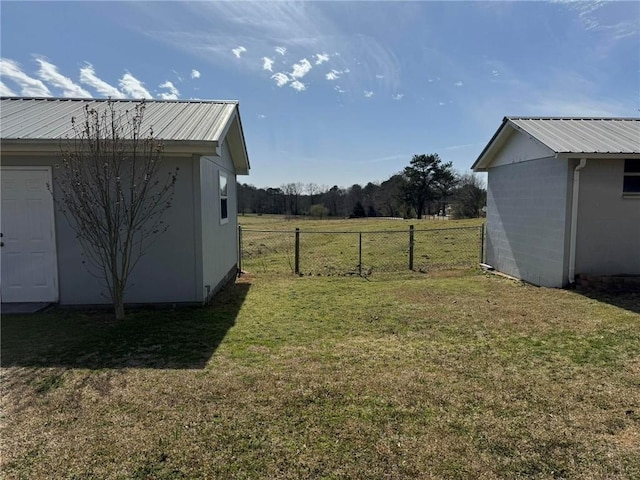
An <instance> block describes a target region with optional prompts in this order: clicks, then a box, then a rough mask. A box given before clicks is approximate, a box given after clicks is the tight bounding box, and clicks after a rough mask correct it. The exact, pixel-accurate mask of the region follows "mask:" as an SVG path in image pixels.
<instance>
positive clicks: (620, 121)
mask: <svg viewBox="0 0 640 480" xmlns="http://www.w3.org/2000/svg"><path fill="white" fill-rule="evenodd" d="M514 131H522V132H524V133H526V134H527V135H529V136H530V137H531V138H533V139H534V140H535V141H537V142H539V143H540V144H542V145H544V146H545V147H547V148H549V149H550V150H551V151H552V152H553V153H555V154H556V155H563V156H569V155H589V156H592V157H599V156H602V157H607V156H624V155H634V156H636V155H640V118H613V117H612V118H564V117H504V119H503V120H502V124H501V125H500V128H498V130H497V131H496V133H495V134H494V135H493V137H492V138H491V140H490V141H489V143H488V144H487V145H486V147H485V148H484V149H483V150H482V152H481V153H480V155H479V156H478V159H477V160H476V161H475V162H474V164H473V166H472V167H471V168H472V169H474V170H482V169H484V168H486V167H487V166H488V165H489V164H490V163H491V160H492V158H493V156H494V155H495V154H496V153H498V151H499V150H500V149H501V148H502V147H503V146H504V144H505V142H506V141H507V140H508V138H509V136H510V135H511V134H512V133H513V132H514Z"/></svg>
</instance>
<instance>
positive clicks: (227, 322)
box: [1, 283, 251, 369]
mask: <svg viewBox="0 0 640 480" xmlns="http://www.w3.org/2000/svg"><path fill="white" fill-rule="evenodd" d="M250 286H251V285H250V284H249V283H233V284H230V285H227V286H226V287H225V288H223V289H222V290H221V291H220V292H218V294H217V295H216V296H215V297H214V300H213V302H212V304H211V305H210V306H207V307H193V308H181V309H177V310H157V309H156V310H154V309H139V310H130V311H128V312H127V317H126V319H125V320H124V321H120V322H118V321H116V320H115V319H114V318H113V315H112V314H111V313H106V312H104V311H99V312H96V311H93V312H78V311H59V310H58V311H55V312H52V313H41V314H35V315H15V316H7V317H5V318H3V319H2V338H1V347H2V366H3V367H12V366H35V367H67V368H88V369H102V368H127V367H131V368H158V369H163V368H167V369H168V368H178V369H179V368H185V369H197V368H204V366H205V365H206V364H207V362H208V361H209V360H210V358H211V356H212V355H213V354H214V352H215V351H216V349H217V348H218V346H219V345H220V343H221V342H222V340H223V339H224V338H225V336H226V335H227V332H228V331H229V329H230V328H231V327H233V325H234V324H235V321H236V317H237V314H238V311H239V310H240V307H241V306H242V304H243V302H244V300H245V297H246V295H247V293H248V291H249V289H250Z"/></svg>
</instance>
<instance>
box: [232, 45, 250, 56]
mask: <svg viewBox="0 0 640 480" xmlns="http://www.w3.org/2000/svg"><path fill="white" fill-rule="evenodd" d="M246 51H247V49H246V48H244V47H243V46H242V45H240V46H239V47H236V48H232V49H231V52H232V53H233V54H234V55H235V56H236V58H240V55H242V54H243V53H244V52H246Z"/></svg>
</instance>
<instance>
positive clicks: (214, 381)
mask: <svg viewBox="0 0 640 480" xmlns="http://www.w3.org/2000/svg"><path fill="white" fill-rule="evenodd" d="M639 322H640V297H639V296H638V295H633V294H627V295H620V296H617V297H609V298H595V297H587V296H583V295H581V294H579V293H577V292H574V291H563V290H550V289H545V288H535V287H531V286H526V285H523V284H520V283H517V282H513V281H509V280H505V279H502V278H499V277H496V276H492V275H486V274H481V273H478V272H477V271H475V270H466V271H465V270H457V271H454V272H450V271H438V272H432V273H431V274H429V275H423V274H418V273H405V274H402V275H399V274H394V275H393V276H385V275H382V274H381V275H378V276H372V277H370V278H369V279H368V280H365V279H361V278H353V277H339V276H334V277H328V276H323V277H313V278H310V277H306V276H305V277H294V276H268V275H264V276H256V277H251V276H245V277H243V278H242V279H241V280H240V281H239V282H238V283H236V284H235V285H233V286H230V287H229V288H227V289H226V290H224V291H223V292H221V294H219V295H218V296H217V297H216V303H215V304H214V305H212V306H210V307H207V308H203V309H188V310H177V311H138V312H133V313H131V314H130V316H129V318H128V319H127V320H126V321H125V322H124V323H116V322H115V321H113V320H112V319H111V318H110V316H108V315H105V314H99V313H88V312H86V313H79V312H53V313H48V314H41V315H36V316H16V317H9V316H5V317H3V319H2V337H1V340H2V370H1V372H2V386H3V388H2V431H1V434H2V458H1V462H2V463H1V465H0V471H1V472H2V476H3V478H25V479H39V478H56V479H65V478H68V479H72V478H73V479H85V478H86V479H88V478H101V479H102V478H105V479H112V478H113V479H115V478H119V479H132V478H133V479H153V478H162V479H184V478H194V479H195V478H219V479H255V478H265V479H304V478H309V479H312V478H313V479H318V478H324V479H340V478H345V479H346V478H353V479H360V478H361V479H406V478H421V479H424V478H446V479H452V478H453V479H456V478H459V479H466V478H545V479H546V478H565V479H569V478H576V479H578V478H579V479H630V478H640V354H639V352H640V329H639V328H638V326H639Z"/></svg>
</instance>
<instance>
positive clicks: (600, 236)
mask: <svg viewBox="0 0 640 480" xmlns="http://www.w3.org/2000/svg"><path fill="white" fill-rule="evenodd" d="M623 174H624V160H611V159H603V160H587V164H586V166H585V168H584V169H582V170H581V172H580V198H579V208H578V212H579V214H578V226H577V232H578V235H577V244H576V273H593V274H605V275H613V274H635V275H638V274H640V198H638V197H636V198H623V196H622V179H623Z"/></svg>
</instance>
